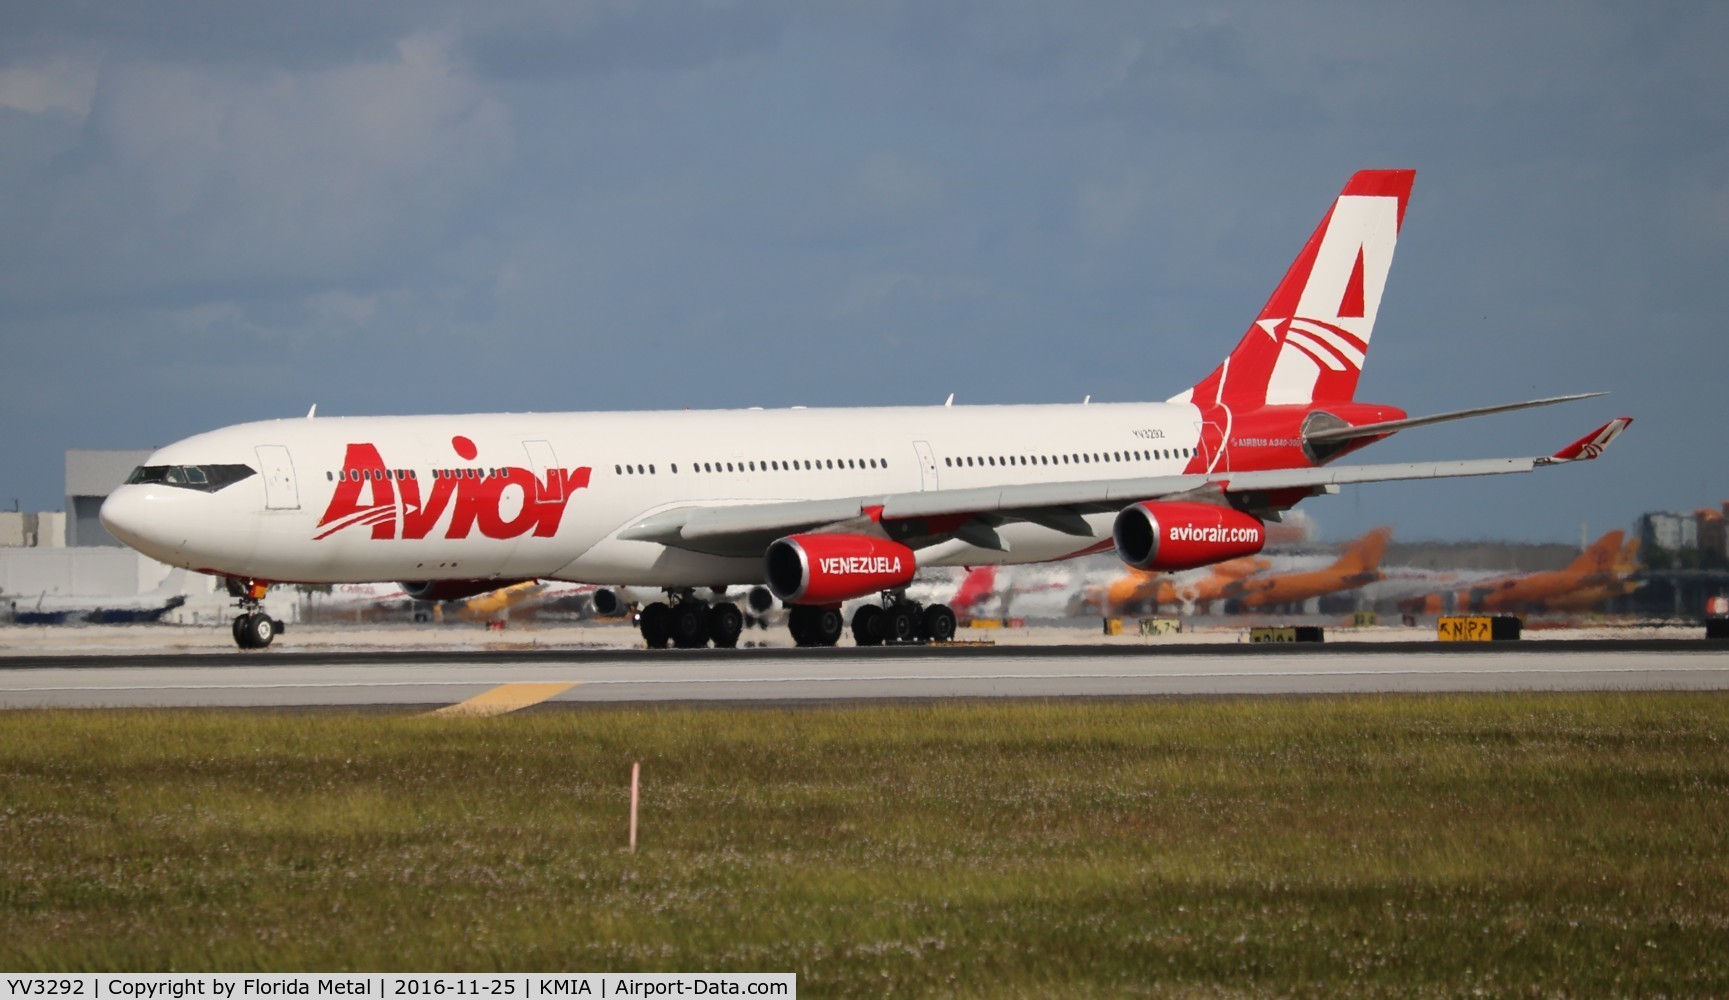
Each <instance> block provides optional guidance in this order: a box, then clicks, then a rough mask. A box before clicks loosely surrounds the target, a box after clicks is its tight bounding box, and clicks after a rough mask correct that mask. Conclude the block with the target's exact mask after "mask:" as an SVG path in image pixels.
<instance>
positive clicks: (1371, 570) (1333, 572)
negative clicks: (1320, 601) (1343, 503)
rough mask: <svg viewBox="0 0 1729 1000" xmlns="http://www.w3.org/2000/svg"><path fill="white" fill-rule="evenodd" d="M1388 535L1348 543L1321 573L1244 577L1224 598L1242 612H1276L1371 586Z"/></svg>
mask: <svg viewBox="0 0 1729 1000" xmlns="http://www.w3.org/2000/svg"><path fill="white" fill-rule="evenodd" d="M1392 534H1393V529H1392V528H1376V529H1375V530H1373V531H1371V532H1369V533H1368V534H1366V535H1364V536H1363V537H1362V538H1359V539H1357V540H1356V541H1355V542H1352V543H1351V544H1350V545H1349V546H1347V547H1346V549H1345V551H1344V552H1342V553H1340V555H1339V558H1338V560H1337V561H1335V562H1334V563H1333V564H1332V565H1331V566H1328V567H1325V568H1323V569H1316V570H1309V571H1306V572H1300V573H1279V574H1275V575H1273V576H1258V575H1257V576H1250V577H1244V578H1243V579H1241V580H1238V581H1236V582H1235V583H1233V584H1231V585H1230V586H1228V587H1226V588H1225V596H1226V598H1227V599H1228V600H1230V601H1231V602H1232V603H1233V604H1235V606H1237V607H1239V608H1241V609H1243V610H1252V609H1255V608H1276V607H1282V606H1284V605H1288V604H1302V603H1303V602H1304V601H1307V600H1309V599H1310V598H1315V597H1325V596H1326V595H1328V594H1337V593H1341V592H1343V591H1347V590H1355V589H1357V588H1358V587H1361V586H1363V585H1365V584H1369V583H1374V582H1375V581H1376V580H1379V579H1381V556H1382V554H1383V553H1385V552H1386V551H1387V539H1388V538H1390V537H1391V536H1392Z"/></svg>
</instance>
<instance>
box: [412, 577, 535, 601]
mask: <svg viewBox="0 0 1729 1000" xmlns="http://www.w3.org/2000/svg"><path fill="white" fill-rule="evenodd" d="M527 582H528V581H526V580H405V581H403V582H402V583H399V584H397V586H399V587H401V588H402V592H403V593H405V594H407V595H408V596H409V597H412V598H414V599H415V600H417V601H460V600H462V599H464V598H467V597H473V596H474V595H476V594H484V593H487V592H489V591H493V590H502V589H504V588H505V587H514V586H516V585H517V584H519V583H527Z"/></svg>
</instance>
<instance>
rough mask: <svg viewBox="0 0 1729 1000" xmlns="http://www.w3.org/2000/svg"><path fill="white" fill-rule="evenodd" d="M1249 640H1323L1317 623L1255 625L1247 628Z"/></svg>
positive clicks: (1323, 635)
mask: <svg viewBox="0 0 1729 1000" xmlns="http://www.w3.org/2000/svg"><path fill="white" fill-rule="evenodd" d="M1249 641H1250V642H1325V641H1326V636H1325V633H1324V632H1323V631H1322V630H1321V626H1319V625H1257V626H1255V627H1254V628H1251V629H1249Z"/></svg>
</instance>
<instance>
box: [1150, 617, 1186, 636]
mask: <svg viewBox="0 0 1729 1000" xmlns="http://www.w3.org/2000/svg"><path fill="white" fill-rule="evenodd" d="M1182 630H1183V622H1182V620H1181V619H1178V618H1142V619H1141V634H1142V635H1176V634H1177V633H1179V632H1181V631H1182Z"/></svg>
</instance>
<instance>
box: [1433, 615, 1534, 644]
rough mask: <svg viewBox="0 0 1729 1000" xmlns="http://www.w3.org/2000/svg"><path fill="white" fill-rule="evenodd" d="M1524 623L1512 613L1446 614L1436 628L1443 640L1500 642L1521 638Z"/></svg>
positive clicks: (1437, 635) (1438, 636)
mask: <svg viewBox="0 0 1729 1000" xmlns="http://www.w3.org/2000/svg"><path fill="white" fill-rule="evenodd" d="M1523 627H1524V623H1523V622H1521V621H1520V620H1519V619H1518V618H1515V617H1514V616H1512V615H1444V616H1442V618H1441V622H1440V625H1439V626H1438V628H1437V630H1436V638H1438V639H1440V640H1441V641H1442V642H1498V641H1504V640H1509V639H1517V638H1519V633H1520V631H1521V630H1522V629H1523Z"/></svg>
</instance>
